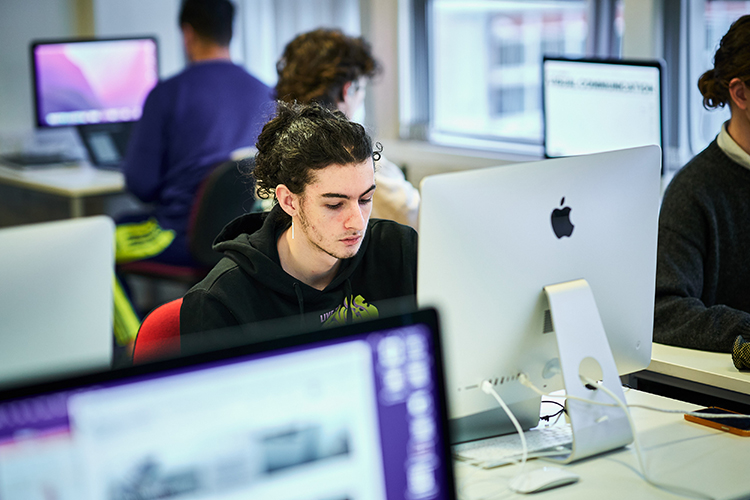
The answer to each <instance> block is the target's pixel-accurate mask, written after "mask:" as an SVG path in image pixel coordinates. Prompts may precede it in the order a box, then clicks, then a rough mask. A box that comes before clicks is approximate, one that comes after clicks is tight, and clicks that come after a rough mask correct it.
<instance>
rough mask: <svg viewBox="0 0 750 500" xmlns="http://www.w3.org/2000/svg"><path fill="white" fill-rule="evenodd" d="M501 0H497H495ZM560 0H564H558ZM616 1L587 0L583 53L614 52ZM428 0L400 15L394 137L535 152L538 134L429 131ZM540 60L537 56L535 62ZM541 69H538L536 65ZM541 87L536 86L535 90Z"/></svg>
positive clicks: (413, 1) (539, 150) (416, 1)
mask: <svg viewBox="0 0 750 500" xmlns="http://www.w3.org/2000/svg"><path fill="white" fill-rule="evenodd" d="M498 1H502V0H498ZM560 1H563V2H564V1H566V0H560ZM618 1H621V0H587V2H588V18H589V19H590V20H591V22H590V23H589V26H588V34H587V42H586V52H585V54H584V55H585V56H586V57H619V56H620V49H621V43H620V42H619V40H618V38H617V37H616V36H615V28H614V21H615V15H616V12H617V3H618ZM432 6H433V0H410V2H409V8H408V10H407V11H406V12H404V11H402V12H403V14H405V15H406V16H407V19H406V20H405V22H406V23H408V27H409V30H408V31H409V32H410V36H409V37H408V39H409V43H408V44H407V46H405V47H404V46H403V45H402V47H401V55H400V59H401V60H402V61H403V63H402V64H401V71H402V73H404V72H407V73H408V76H407V77H403V76H402V78H401V79H400V80H401V82H400V84H399V85H400V96H401V98H400V105H399V118H400V136H401V138H402V139H407V140H419V141H426V142H429V143H432V144H435V145H439V146H451V147H458V148H467V149H480V150H486V151H493V152H505V153H511V154H520V155H528V156H533V157H541V156H542V154H543V138H542V137H540V138H539V139H538V140H525V139H520V138H519V139H512V138H505V139H500V138H496V137H483V136H480V135H477V134H471V133H467V134H460V133H446V132H440V131H437V130H433V128H432V123H433V118H434V110H433V108H432V107H433V96H434V95H435V90H434V87H433V83H432V82H433V74H432V69H433V62H432V61H433V58H432V56H433V54H431V53H430V46H434V44H432V43H431V41H432V40H431V39H430V37H431V36H432V33H431V20H432V8H433V7H432ZM540 64H541V61H540ZM540 71H541V68H540ZM540 92H541V89H540Z"/></svg>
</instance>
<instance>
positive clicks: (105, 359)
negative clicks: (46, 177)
mask: <svg viewBox="0 0 750 500" xmlns="http://www.w3.org/2000/svg"><path fill="white" fill-rule="evenodd" d="M113 245H114V223H113V222H112V219H110V218H109V217H105V216H97V217H87V218H80V219H70V220H64V221H57V222H45V223H41V224H32V225H28V226H18V227H10V228H5V229H0V387H2V386H8V385H12V384H17V383H22V382H24V381H28V380H33V379H43V378H48V377H55V376H59V375H62V374H67V373H69V372H81V371H86V370H97V369H102V368H108V367H109V366H110V363H111V362H112V304H113V300H112V279H113V276H114V274H113V273H114V246H113ZM2 497H3V496H2V495H0V498H2Z"/></svg>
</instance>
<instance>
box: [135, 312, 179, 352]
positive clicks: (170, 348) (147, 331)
mask: <svg viewBox="0 0 750 500" xmlns="http://www.w3.org/2000/svg"><path fill="white" fill-rule="evenodd" d="M180 307H182V298H181V297H180V298H179V299H175V300H173V301H171V302H167V303H166V304H162V305H161V306H159V307H157V308H156V309H154V310H153V311H151V313H150V314H149V315H148V316H146V318H145V319H144V320H143V323H141V327H140V329H139V330H138V335H136V337H135V345H134V346H133V364H138V363H146V362H148V361H155V360H157V359H163V358H170V357H175V356H179V354H180Z"/></svg>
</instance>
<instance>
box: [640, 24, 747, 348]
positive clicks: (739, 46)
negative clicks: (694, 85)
mask: <svg viewBox="0 0 750 500" xmlns="http://www.w3.org/2000/svg"><path fill="white" fill-rule="evenodd" d="M698 88H699V89H700V91H701V94H702V95H703V105H704V106H705V107H706V108H716V107H723V106H725V105H727V104H728V105H729V109H730V111H731V119H730V120H729V121H728V122H726V123H724V125H723V126H722V127H721V130H720V132H719V135H718V137H717V138H716V139H715V140H714V141H713V142H712V143H711V144H709V145H708V147H707V148H706V149H705V150H703V151H702V152H701V153H700V154H698V155H697V156H696V157H695V158H693V160H691V161H690V162H689V163H688V164H687V165H686V166H685V167H684V168H683V169H682V170H681V171H680V172H678V173H677V174H676V175H675V177H674V179H673V180H672V182H671V183H670V185H669V187H668V189H667V191H666V193H665V195H664V201H663V203H662V208H661V213H660V216H659V248H658V256H657V271H656V308H655V319H654V341H655V342H661V343H664V344H671V345H675V346H681V347H689V348H693V349H702V350H706V351H719V352H730V351H731V350H732V346H733V343H734V341H735V339H736V338H737V336H738V335H743V336H745V337H746V338H750V335H749V334H750V288H749V286H748V284H749V283H750V260H748V258H747V251H748V249H749V248H750V230H748V227H747V224H748V223H749V222H750V16H743V17H741V18H740V19H738V20H737V21H736V22H735V23H734V24H732V26H731V28H730V29H729V31H728V32H727V34H726V35H725V36H724V37H723V38H722V40H721V44H720V45H719V48H718V50H717V51H716V54H715V56H714V68H713V69H711V70H708V71H706V72H705V73H704V74H703V75H702V76H701V77H700V80H699V81H698Z"/></svg>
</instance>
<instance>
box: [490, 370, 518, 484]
mask: <svg viewBox="0 0 750 500" xmlns="http://www.w3.org/2000/svg"><path fill="white" fill-rule="evenodd" d="M481 387H482V392H484V393H485V394H490V395H491V396H493V397H494V398H495V399H496V400H497V402H498V403H499V404H500V406H501V407H502V408H503V410H504V411H505V414H506V415H508V418H509V419H510V421H511V422H513V427H515V428H516V432H518V436H519V437H520V438H521V450H522V454H521V468H520V470H519V474H520V473H521V472H522V471H523V468H524V466H525V465H526V459H527V458H528V456H529V449H528V447H527V446H526V436H524V434H523V429H522V428H521V424H519V423H518V419H516V416H515V415H513V412H512V411H510V408H508V405H506V404H505V401H503V398H501V397H500V395H499V394H498V393H497V391H496V390H495V388H494V387H492V383H491V382H490V381H489V380H485V381H483V382H482V386H481Z"/></svg>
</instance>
